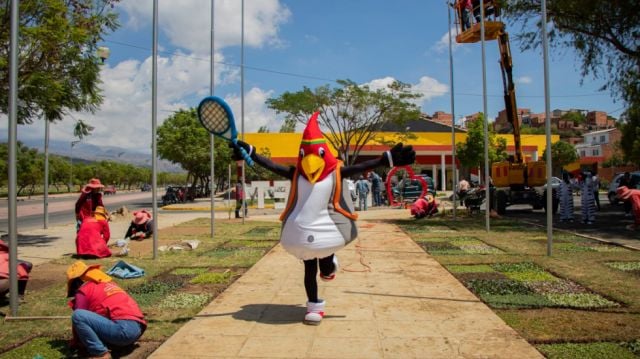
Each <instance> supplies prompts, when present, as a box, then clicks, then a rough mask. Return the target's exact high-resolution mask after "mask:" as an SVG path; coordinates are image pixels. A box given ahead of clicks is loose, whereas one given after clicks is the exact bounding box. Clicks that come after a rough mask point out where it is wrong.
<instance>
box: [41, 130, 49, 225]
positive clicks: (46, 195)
mask: <svg viewBox="0 0 640 359" xmlns="http://www.w3.org/2000/svg"><path fill="white" fill-rule="evenodd" d="M42 205H43V210H44V212H43V215H44V225H43V227H44V229H47V228H49V120H48V119H47V118H45V119H44V199H43V202H42Z"/></svg>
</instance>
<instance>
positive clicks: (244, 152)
mask: <svg viewBox="0 0 640 359" xmlns="http://www.w3.org/2000/svg"><path fill="white" fill-rule="evenodd" d="M232 142H233V144H234V146H236V147H237V148H238V149H239V150H240V153H241V154H242V158H243V159H244V161H245V162H246V163H247V164H248V165H249V166H250V167H253V160H252V159H251V156H249V154H248V153H247V151H245V149H244V148H243V147H242V146H240V145H238V140H237V139H235V138H234V139H233V140H232Z"/></svg>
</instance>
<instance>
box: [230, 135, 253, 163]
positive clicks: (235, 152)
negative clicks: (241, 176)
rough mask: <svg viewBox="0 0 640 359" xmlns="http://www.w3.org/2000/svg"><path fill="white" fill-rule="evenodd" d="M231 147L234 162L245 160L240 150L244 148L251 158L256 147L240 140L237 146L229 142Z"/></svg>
mask: <svg viewBox="0 0 640 359" xmlns="http://www.w3.org/2000/svg"><path fill="white" fill-rule="evenodd" d="M229 147H230V148H232V149H233V156H232V158H233V160H234V161H242V160H244V157H243V156H242V152H240V148H244V150H245V151H247V154H249V157H251V155H253V150H254V147H253V146H251V145H250V144H248V143H246V142H243V141H240V140H238V142H237V143H236V144H234V143H233V142H229Z"/></svg>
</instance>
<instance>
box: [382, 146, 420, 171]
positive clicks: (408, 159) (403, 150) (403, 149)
mask: <svg viewBox="0 0 640 359" xmlns="http://www.w3.org/2000/svg"><path fill="white" fill-rule="evenodd" d="M382 156H383V157H384V158H385V160H386V162H387V166H389V167H394V166H406V165H410V164H412V163H414V162H415V161H416V151H414V150H413V147H411V145H409V146H403V145H402V143H398V144H397V145H395V146H393V148H392V149H390V150H389V151H386V152H385V153H384V154H383V155H382Z"/></svg>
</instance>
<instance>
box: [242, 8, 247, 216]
mask: <svg viewBox="0 0 640 359" xmlns="http://www.w3.org/2000/svg"><path fill="white" fill-rule="evenodd" d="M241 7H242V9H241V11H240V13H241V18H242V19H241V20H240V24H241V28H242V29H241V35H240V37H241V40H240V139H241V140H243V141H244V0H242V3H241ZM244 166H245V161H242V167H241V168H242V224H244V217H246V216H247V215H246V213H248V210H247V188H246V186H245V178H244Z"/></svg>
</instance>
